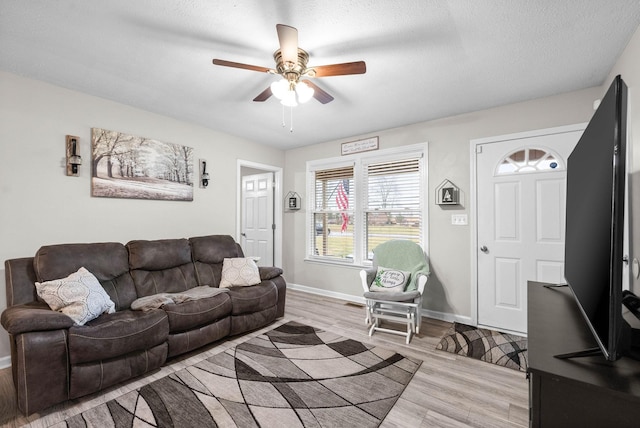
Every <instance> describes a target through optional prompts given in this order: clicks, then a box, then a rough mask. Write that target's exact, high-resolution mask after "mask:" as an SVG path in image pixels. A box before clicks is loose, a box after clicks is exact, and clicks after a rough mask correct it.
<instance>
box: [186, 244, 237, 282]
mask: <svg viewBox="0 0 640 428" xmlns="http://www.w3.org/2000/svg"><path fill="white" fill-rule="evenodd" d="M189 243H190V244H191V252H192V257H193V263H194V266H195V269H196V275H197V277H198V283H199V284H200V285H209V286H213V287H218V286H220V278H221V276H222V263H223V262H224V259H225V258H236V257H244V255H243V254H242V249H241V248H240V245H238V244H237V243H236V241H235V240H234V239H233V238H232V237H231V236H229V235H208V236H197V237H194V238H189Z"/></svg>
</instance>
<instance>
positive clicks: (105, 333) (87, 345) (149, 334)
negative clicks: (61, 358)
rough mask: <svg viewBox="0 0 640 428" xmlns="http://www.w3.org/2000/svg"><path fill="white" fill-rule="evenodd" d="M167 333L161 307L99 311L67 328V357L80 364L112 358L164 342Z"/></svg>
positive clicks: (165, 316) (167, 325) (167, 322)
mask: <svg viewBox="0 0 640 428" xmlns="http://www.w3.org/2000/svg"><path fill="white" fill-rule="evenodd" d="M168 335H169V321H168V317H167V314H166V313H165V312H164V311H162V310H160V309H158V310H152V311H146V312H141V311H131V310H125V311H120V312H116V313H113V314H106V315H102V316H100V317H98V318H96V319H95V320H93V321H89V322H88V323H87V324H85V325H84V326H73V327H71V328H70V329H69V360H70V362H71V364H79V363H86V362H91V361H99V360H106V359H109V358H115V357H118V356H121V355H125V354H129V353H131V352H135V351H142V350H145V349H150V348H152V347H154V346H156V345H159V344H161V343H163V342H166V340H167V337H168Z"/></svg>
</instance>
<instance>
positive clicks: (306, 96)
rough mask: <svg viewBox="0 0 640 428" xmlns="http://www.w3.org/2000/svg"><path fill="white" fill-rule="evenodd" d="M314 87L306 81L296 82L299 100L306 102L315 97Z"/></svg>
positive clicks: (301, 102)
mask: <svg viewBox="0 0 640 428" xmlns="http://www.w3.org/2000/svg"><path fill="white" fill-rule="evenodd" d="M313 92H314V91H313V88H312V87H310V86H309V85H307V84H306V83H304V82H298V83H297V84H296V94H297V95H298V101H299V102H300V104H303V103H306V102H307V101H309V100H310V99H311V97H313Z"/></svg>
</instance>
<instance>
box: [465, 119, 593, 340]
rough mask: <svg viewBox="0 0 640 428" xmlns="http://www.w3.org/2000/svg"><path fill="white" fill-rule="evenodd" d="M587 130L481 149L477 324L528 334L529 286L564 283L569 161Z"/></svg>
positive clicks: (478, 157) (478, 168)
mask: <svg viewBox="0 0 640 428" xmlns="http://www.w3.org/2000/svg"><path fill="white" fill-rule="evenodd" d="M580 135H582V131H573V132H563V133H558V134H550V135H549V134H548V135H543V136H537V137H528V138H520V139H512V140H507V141H499V142H491V143H486V144H479V145H478V146H476V174H477V176H476V184H477V242H478V248H477V250H476V252H477V266H478V324H480V325H483V326H487V327H491V328H495V329H500V330H507V331H513V332H520V333H526V331H527V289H526V286H527V281H529V280H536V281H545V282H551V283H561V282H564V229H565V225H564V223H565V203H566V164H567V163H566V160H567V158H568V156H569V154H570V153H571V151H572V150H573V147H574V146H575V145H576V143H577V142H578V139H579V138H580Z"/></svg>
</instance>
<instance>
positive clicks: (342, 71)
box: [310, 61, 367, 77]
mask: <svg viewBox="0 0 640 428" xmlns="http://www.w3.org/2000/svg"><path fill="white" fill-rule="evenodd" d="M310 68H312V69H313V70H315V71H316V74H315V75H314V76H313V77H327V76H343V75H346V74H364V73H366V72H367V65H366V64H365V62H364V61H356V62H345V63H342V64H331V65H319V66H316V67H310Z"/></svg>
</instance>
